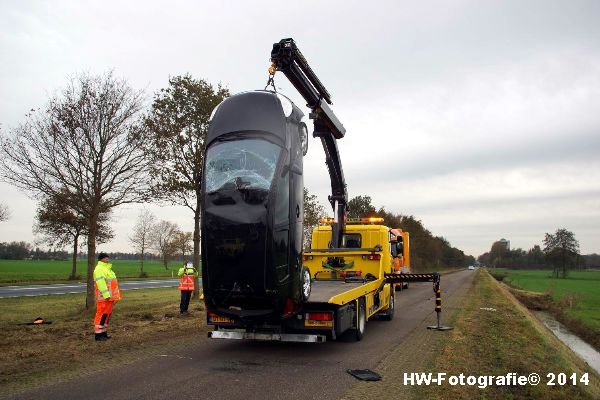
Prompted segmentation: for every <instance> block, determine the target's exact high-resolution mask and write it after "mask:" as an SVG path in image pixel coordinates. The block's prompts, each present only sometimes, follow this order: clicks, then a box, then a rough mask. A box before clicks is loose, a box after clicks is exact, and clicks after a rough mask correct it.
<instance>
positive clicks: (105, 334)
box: [102, 332, 112, 339]
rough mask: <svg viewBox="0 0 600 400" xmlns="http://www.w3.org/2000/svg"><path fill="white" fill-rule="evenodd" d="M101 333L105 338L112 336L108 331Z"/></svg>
mask: <svg viewBox="0 0 600 400" xmlns="http://www.w3.org/2000/svg"><path fill="white" fill-rule="evenodd" d="M102 335H103V336H104V337H105V338H106V339H110V338H112V336H109V334H108V332H103V333H102Z"/></svg>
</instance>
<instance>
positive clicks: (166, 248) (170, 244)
mask: <svg viewBox="0 0 600 400" xmlns="http://www.w3.org/2000/svg"><path fill="white" fill-rule="evenodd" d="M178 232H179V226H177V224H175V223H173V222H169V221H163V220H161V221H160V222H158V223H157V224H155V225H154V228H153V230H152V243H154V248H155V249H156V250H157V251H158V252H159V253H160V256H161V258H162V260H163V265H164V266H165V269H169V265H168V264H169V259H170V258H171V257H172V256H173V254H175V252H177V246H176V243H175V240H174V239H175V237H176V235H177V233H178Z"/></svg>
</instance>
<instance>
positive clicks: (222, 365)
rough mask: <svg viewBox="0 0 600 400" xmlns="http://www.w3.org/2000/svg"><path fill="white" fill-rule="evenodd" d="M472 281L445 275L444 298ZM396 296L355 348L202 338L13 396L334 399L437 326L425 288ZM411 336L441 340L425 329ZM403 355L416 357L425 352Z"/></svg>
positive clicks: (467, 275) (349, 343)
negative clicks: (353, 372)
mask: <svg viewBox="0 0 600 400" xmlns="http://www.w3.org/2000/svg"><path fill="white" fill-rule="evenodd" d="M473 276H474V271H468V270H465V271H460V272H457V273H453V274H449V275H444V276H443V277H442V290H443V292H442V297H449V296H452V295H453V294H454V293H463V292H464V291H466V290H467V289H468V288H469V286H470V284H471V282H472V277H473ZM397 294H398V296H397V297H396V314H395V317H394V319H393V320H392V321H379V320H373V321H369V322H368V323H367V326H366V331H365V336H364V338H363V340H362V341H360V342H356V341H354V340H353V339H350V338H347V339H342V340H338V341H335V342H326V343H319V344H317V343H312V344H309V343H276V342H250V341H235V340H218V339H208V338H202V339H200V340H199V341H198V343H196V344H193V345H191V346H187V347H186V348H183V347H182V348H180V349H179V350H177V351H173V350H171V351H164V352H160V351H158V352H156V354H154V355H153V356H152V357H150V358H149V359H145V360H142V361H139V362H135V363H132V364H130V365H127V366H123V367H119V368H118V369H110V368H109V369H107V370H106V371H104V372H102V373H100V374H95V375H93V376H85V377H81V378H77V379H74V380H73V381H70V382H65V383H60V384H55V385H51V386H47V387H44V388H39V389H36V390H34V391H31V392H28V393H22V394H21V395H19V396H18V397H16V398H18V399H36V400H40V399H57V398H59V399H61V400H67V399H99V400H100V399H101V400H105V399H111V400H120V399H123V400H128V399H165V398H175V399H227V400H233V399H244V400H251V399H273V400H275V399H319V400H328V399H339V398H340V397H341V396H343V394H344V393H345V392H346V391H347V390H348V389H349V388H350V387H351V385H352V384H353V383H354V382H355V381H356V380H355V378H353V377H352V376H350V375H349V374H348V373H347V372H346V370H347V369H364V368H369V369H372V370H376V367H377V365H378V363H379V362H380V361H381V360H382V359H383V358H384V357H385V356H386V355H387V354H388V353H389V352H390V351H391V350H392V349H394V348H396V347H397V346H399V345H401V344H402V342H403V341H404V339H405V338H406V337H407V336H408V335H410V334H412V333H413V331H414V330H415V329H416V327H417V326H419V325H420V323H421V322H423V321H424V320H426V322H427V323H428V324H430V325H433V324H434V322H435V312H434V311H433V309H434V296H433V291H432V286H431V284H430V283H418V284H416V283H413V284H411V287H410V288H409V289H408V290H405V291H402V292H401V293H397ZM442 315H443V314H442ZM416 334H422V335H444V333H443V332H436V331H429V330H423V332H416ZM113 340H118V338H116V339H113ZM406 351H408V352H411V353H413V354H414V357H419V354H420V353H421V352H423V351H426V350H425V349H406ZM409 372H411V371H409ZM384 378H385V377H384ZM384 382H385V380H384V381H380V382H378V383H377V384H385V383H384Z"/></svg>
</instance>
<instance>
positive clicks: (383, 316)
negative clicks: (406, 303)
mask: <svg viewBox="0 0 600 400" xmlns="http://www.w3.org/2000/svg"><path fill="white" fill-rule="evenodd" d="M395 307H396V305H395V301H394V294H393V292H392V291H390V305H389V307H388V309H387V310H385V312H384V313H383V314H381V319H383V320H384V321H391V320H392V318H394V310H395Z"/></svg>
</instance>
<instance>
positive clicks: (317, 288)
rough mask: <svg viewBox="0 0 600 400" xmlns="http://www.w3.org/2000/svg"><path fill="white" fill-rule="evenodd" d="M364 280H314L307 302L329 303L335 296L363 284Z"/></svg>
mask: <svg viewBox="0 0 600 400" xmlns="http://www.w3.org/2000/svg"><path fill="white" fill-rule="evenodd" d="M364 284H365V282H344V281H336V280H323V281H319V280H314V281H313V282H312V288H311V292H310V297H309V298H308V303H329V302H330V300H331V299H332V298H333V297H335V296H339V295H340V294H343V293H345V292H348V291H350V290H353V289H356V288H358V287H360V286H363V285H364Z"/></svg>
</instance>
